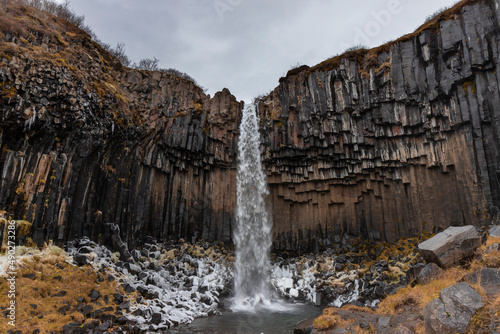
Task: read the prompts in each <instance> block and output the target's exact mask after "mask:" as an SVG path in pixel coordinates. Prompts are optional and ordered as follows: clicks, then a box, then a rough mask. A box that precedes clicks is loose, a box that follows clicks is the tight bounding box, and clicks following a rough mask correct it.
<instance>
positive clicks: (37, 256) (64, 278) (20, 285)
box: [0, 245, 123, 333]
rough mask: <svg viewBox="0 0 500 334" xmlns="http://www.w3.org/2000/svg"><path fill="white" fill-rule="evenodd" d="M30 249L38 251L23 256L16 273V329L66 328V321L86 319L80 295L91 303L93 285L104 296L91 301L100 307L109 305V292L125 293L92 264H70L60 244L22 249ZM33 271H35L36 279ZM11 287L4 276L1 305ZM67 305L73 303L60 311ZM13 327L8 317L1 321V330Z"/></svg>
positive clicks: (27, 331)
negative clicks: (79, 308)
mask: <svg viewBox="0 0 500 334" xmlns="http://www.w3.org/2000/svg"><path fill="white" fill-rule="evenodd" d="M27 251H29V252H30V253H33V254H34V255H24V256H22V257H20V258H19V261H18V269H17V275H16V289H17V291H16V303H17V307H16V328H15V329H16V330H21V331H22V332H23V333H31V332H32V331H33V330H35V329H39V330H40V332H41V333H49V332H51V331H62V327H63V326H64V325H66V324H68V323H70V322H73V321H83V320H84V318H83V315H82V314H81V313H79V312H78V311H76V310H75V307H76V306H77V303H78V302H77V300H78V298H79V297H83V298H84V299H85V302H87V303H90V298H89V297H88V294H89V293H90V292H91V291H92V290H93V289H95V290H97V291H99V292H100V294H101V298H100V299H98V300H97V301H96V302H94V303H92V304H91V305H92V306H93V307H94V308H100V307H104V306H105V305H104V302H103V298H104V296H105V295H108V296H109V300H113V298H112V295H113V294H114V293H115V292H119V293H123V290H122V289H121V288H118V287H117V286H116V283H115V282H108V280H106V279H105V280H104V281H103V282H98V279H97V278H98V277H97V276H98V274H97V273H96V272H95V271H94V270H93V269H92V268H91V267H87V266H86V267H77V266H74V265H71V264H69V263H68V262H67V260H68V256H67V254H66V253H65V252H64V251H63V250H62V249H60V248H58V247H56V246H53V245H48V246H46V247H45V248H44V250H43V252H40V251H37V250H36V249H35V250H32V249H23V250H21V252H27ZM29 275H34V279H33V278H31V277H30V276H29ZM104 277H106V276H104ZM8 290H9V287H8V284H7V282H6V280H5V279H0V305H8V303H9V301H10V300H9V298H8ZM58 294H60V295H59V296H58ZM101 303H102V304H103V305H101ZM64 306H69V311H67V312H65V313H61V312H58V310H59V309H60V308H62V307H64ZM10 329H12V327H11V326H10V325H8V324H7V322H6V321H3V322H1V323H0V332H2V333H7V331H8V330H10Z"/></svg>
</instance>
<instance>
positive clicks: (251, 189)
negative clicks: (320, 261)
mask: <svg viewBox="0 0 500 334" xmlns="http://www.w3.org/2000/svg"><path fill="white" fill-rule="evenodd" d="M258 122H259V118H258V115H257V112H256V110H255V107H254V106H253V105H250V106H249V107H247V108H246V109H245V110H244V111H243V117H242V120H241V124H240V137H239V141H238V171H237V176H236V182H237V183H236V191H237V208H236V227H235V231H234V235H233V240H234V245H235V251H236V259H235V263H234V275H235V277H234V297H233V298H231V299H229V300H224V301H223V304H224V305H225V306H226V307H225V308H224V310H223V312H222V315H221V316H213V317H208V318H204V319H196V320H195V321H194V322H193V323H192V324H190V325H188V326H187V327H184V328H179V329H178V330H175V331H173V332H172V333H178V334H192V333H200V334H201V333H203V334H212V333H213V334H220V333H224V334H255V333H256V334H260V333H264V334H286V333H293V328H294V326H295V324H296V323H297V322H298V321H299V320H303V319H304V318H308V317H312V316H317V315H318V314H319V313H320V309H319V308H317V307H314V306H311V305H303V304H292V303H288V302H286V301H283V300H280V299H279V298H278V297H277V296H276V295H275V292H274V289H273V288H272V286H271V282H270V271H271V262H270V259H269V253H270V249H271V244H272V235H271V230H272V221H271V219H270V217H269V215H268V210H267V207H266V196H267V194H268V190H267V184H266V177H265V174H264V172H263V171H262V165H261V159H260V136H259V126H258Z"/></svg>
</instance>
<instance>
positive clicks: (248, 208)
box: [233, 105, 272, 310]
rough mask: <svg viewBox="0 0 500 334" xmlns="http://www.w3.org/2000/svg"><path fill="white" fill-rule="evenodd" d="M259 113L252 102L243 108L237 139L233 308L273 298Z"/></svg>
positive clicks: (269, 222) (269, 226) (257, 303)
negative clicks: (260, 147)
mask: <svg viewBox="0 0 500 334" xmlns="http://www.w3.org/2000/svg"><path fill="white" fill-rule="evenodd" d="M259 139H260V138H259V127H258V116H257V113H256V110H255V107H254V106H253V105H250V106H249V107H247V108H246V110H244V111H243V118H242V120H241V125H240V137H239V141H238V171H237V176H236V191H237V207H236V228H235V232H234V235H233V238H234V244H235V249H236V260H235V278H234V285H235V297H234V305H233V309H235V310H252V309H255V307H256V306H258V305H261V304H264V305H269V304H270V300H271V295H272V291H271V284H270V278H269V274H270V269H271V265H270V260H269V252H270V248H271V243H272V239H271V229H272V221H271V219H269V217H268V213H267V210H266V205H265V196H266V195H267V194H268V190H267V184H266V177H265V175H264V172H263V171H262V167H261V159H260V150H259V146H260V140H259Z"/></svg>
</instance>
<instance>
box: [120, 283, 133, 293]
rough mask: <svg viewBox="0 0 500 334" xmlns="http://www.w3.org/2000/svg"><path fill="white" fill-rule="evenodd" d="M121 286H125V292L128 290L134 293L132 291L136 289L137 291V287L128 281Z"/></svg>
mask: <svg viewBox="0 0 500 334" xmlns="http://www.w3.org/2000/svg"><path fill="white" fill-rule="evenodd" d="M121 287H122V288H123V290H125V292H127V293H132V292H134V291H135V288H134V287H133V286H132V285H130V284H128V283H123V284H121Z"/></svg>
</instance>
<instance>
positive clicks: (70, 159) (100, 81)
mask: <svg viewBox="0 0 500 334" xmlns="http://www.w3.org/2000/svg"><path fill="white" fill-rule="evenodd" d="M498 5H499V2H498V1H497V0H483V1H476V0H468V1H465V2H463V3H462V4H461V5H457V6H455V7H454V8H452V9H451V10H448V11H446V12H445V13H443V14H442V15H441V16H439V17H436V18H434V19H433V20H431V21H430V22H428V23H426V25H425V26H423V27H421V28H419V29H418V30H417V31H416V32H415V33H413V34H410V35H407V36H404V37H402V38H401V39H399V40H397V41H394V42H391V43H388V44H386V45H383V46H381V47H378V48H375V49H371V50H354V51H350V52H347V53H345V54H343V55H341V56H338V57H334V58H332V59H329V60H326V61H325V62H323V63H321V64H318V65H316V66H314V67H308V66H302V67H300V68H298V69H295V70H292V71H290V72H289V73H288V74H287V76H286V77H284V78H281V79H280V81H279V86H278V87H277V88H276V89H275V90H274V91H273V92H271V93H270V94H269V95H268V96H265V97H263V98H261V99H260V100H259V101H258V103H257V104H258V107H259V112H260V121H261V124H260V126H261V137H262V147H261V149H262V157H263V163H264V166H263V167H264V169H265V171H266V173H267V177H268V183H269V186H270V190H271V191H270V196H269V202H270V204H271V207H272V215H273V221H274V232H273V233H274V247H275V249H280V250H311V249H317V248H318V247H324V246H329V245H332V244H334V243H337V242H339V241H340V240H341V239H342V237H343V236H345V235H346V234H350V235H354V236H360V237H363V238H366V239H369V240H373V241H378V240H382V241H392V240H394V239H396V238H398V237H401V236H405V235H414V234H417V233H421V232H424V231H426V232H434V231H437V230H439V229H441V228H445V227H447V226H449V225H452V224H453V225H462V224H476V225H479V224H483V223H489V222H490V221H491V220H492V219H494V218H495V217H496V216H497V213H498V205H499V203H500V183H499V176H500V174H499V173H500V172H499V171H500V169H499V167H500V166H499V158H500V157H499V154H500V147H499V145H500V142H499V138H498V136H499V123H498V122H499V121H500V120H499V117H500V90H499V81H500V78H499V75H497V72H498V68H497V67H498V65H497V63H498V60H499V59H500V43H499V38H500V28H499V22H500V14H499V12H498V9H497V8H498ZM34 18H35V19H34ZM13 19H15V20H16V22H22V23H23V25H21V26H16V25H13V23H12V22H14V21H13ZM498 73H500V72H498ZM242 107H243V105H242V103H241V102H238V101H237V100H236V98H235V97H234V96H232V95H231V93H230V92H229V91H228V90H227V89H224V90H223V91H221V92H218V93H216V94H215V96H214V97H210V96H207V95H205V94H204V93H203V90H202V89H201V88H199V87H197V86H196V85H195V84H194V83H193V82H191V81H189V80H185V79H181V78H178V77H176V76H173V75H170V74H167V73H163V72H150V71H138V70H132V69H128V68H124V67H122V66H121V64H120V62H119V61H118V60H117V59H116V58H114V57H112V56H111V55H110V54H108V53H107V52H106V51H105V50H103V49H102V48H101V47H100V46H99V45H97V44H96V43H94V42H93V41H92V40H91V38H90V37H89V36H88V35H87V34H86V33H84V32H83V31H81V30H79V29H77V28H76V27H74V26H72V25H71V24H69V23H68V22H66V21H64V20H62V19H58V18H54V17H51V16H49V15H48V14H44V13H40V12H36V11H35V10H33V9H32V8H30V7H24V6H21V5H18V4H15V5H12V4H11V7H8V8H6V9H4V10H2V11H0V112H1V115H0V120H1V124H0V148H1V153H0V210H2V211H0V214H3V215H4V216H11V217H13V218H15V219H25V220H27V221H29V222H31V223H32V224H33V225H32V237H33V239H34V240H35V241H36V242H37V243H38V244H42V243H43V242H44V241H48V240H55V241H56V242H64V241H67V240H70V239H73V238H74V237H77V236H82V235H87V236H89V237H91V238H92V239H94V240H96V241H101V242H110V233H111V232H110V225H108V223H112V224H116V225H118V226H119V227H120V236H121V238H122V239H123V240H125V241H127V242H128V243H129V244H130V245H131V246H133V247H135V246H136V245H137V244H139V243H141V242H144V241H145V240H148V237H149V236H151V237H154V238H156V239H157V240H162V241H165V240H177V239H178V238H186V239H187V240H188V241H191V240H196V239H204V240H209V241H225V242H230V241H231V233H232V230H231V229H232V226H234V211H235V204H236V198H235V196H236V188H235V187H236V177H235V176H236V175H235V174H236V160H237V138H238V126H239V123H240V119H241V109H242Z"/></svg>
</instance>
